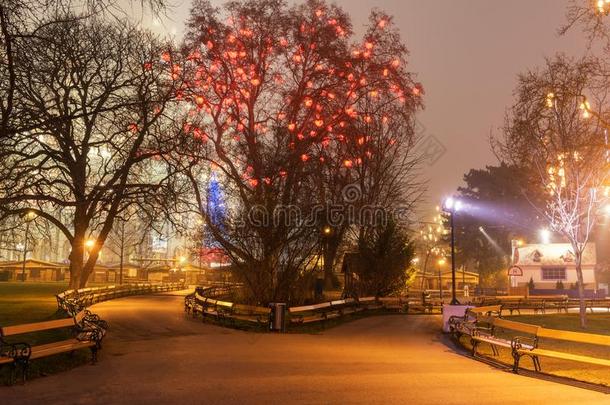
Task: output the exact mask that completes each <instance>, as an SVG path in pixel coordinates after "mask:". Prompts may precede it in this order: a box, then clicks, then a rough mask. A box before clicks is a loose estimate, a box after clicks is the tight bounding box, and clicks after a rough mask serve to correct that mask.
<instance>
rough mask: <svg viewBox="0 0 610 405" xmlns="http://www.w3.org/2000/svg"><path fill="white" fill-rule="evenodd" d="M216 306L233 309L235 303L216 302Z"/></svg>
mask: <svg viewBox="0 0 610 405" xmlns="http://www.w3.org/2000/svg"><path fill="white" fill-rule="evenodd" d="M216 306H217V307H225V308H232V307H233V303H232V302H229V301H220V300H216Z"/></svg>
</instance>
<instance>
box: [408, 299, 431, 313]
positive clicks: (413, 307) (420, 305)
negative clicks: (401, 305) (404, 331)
mask: <svg viewBox="0 0 610 405" xmlns="http://www.w3.org/2000/svg"><path fill="white" fill-rule="evenodd" d="M433 309H434V304H433V303H432V302H431V301H428V300H426V301H423V302H422V300H419V299H417V298H415V299H409V301H408V302H407V312H412V311H417V312H422V313H426V312H428V313H432V310H433Z"/></svg>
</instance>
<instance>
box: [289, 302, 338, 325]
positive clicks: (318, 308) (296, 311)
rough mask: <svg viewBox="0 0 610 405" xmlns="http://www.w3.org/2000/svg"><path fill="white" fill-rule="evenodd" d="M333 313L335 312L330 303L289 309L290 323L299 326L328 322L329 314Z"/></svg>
mask: <svg viewBox="0 0 610 405" xmlns="http://www.w3.org/2000/svg"><path fill="white" fill-rule="evenodd" d="M332 311H334V309H333V308H332V305H331V303H330V302H323V303H321V304H315V305H302V306H299V307H290V308H288V312H289V313H290V322H292V323H297V324H303V323H310V322H316V321H323V320H326V319H327V314H328V313H329V312H332Z"/></svg>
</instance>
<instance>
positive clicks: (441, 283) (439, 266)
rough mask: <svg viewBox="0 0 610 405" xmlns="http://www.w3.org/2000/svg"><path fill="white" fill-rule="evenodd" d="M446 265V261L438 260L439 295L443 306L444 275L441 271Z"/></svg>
mask: <svg viewBox="0 0 610 405" xmlns="http://www.w3.org/2000/svg"><path fill="white" fill-rule="evenodd" d="M444 264H445V259H438V295H439V296H440V299H441V305H442V304H443V273H442V271H441V269H442V266H443V265H444Z"/></svg>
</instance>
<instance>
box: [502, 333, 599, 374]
mask: <svg viewBox="0 0 610 405" xmlns="http://www.w3.org/2000/svg"><path fill="white" fill-rule="evenodd" d="M528 332H529V334H530V336H518V337H515V338H513V339H512V346H511V348H512V354H513V358H514V365H513V371H514V372H515V373H517V372H519V361H520V359H521V357H522V356H529V357H530V358H531V359H532V362H533V363H534V369H535V370H536V371H541V369H542V367H541V365H540V357H549V358H555V359H561V360H568V361H575V362H580V363H588V364H594V365H598V366H608V367H610V358H599V357H593V356H588V355H582V354H576V353H566V352H563V351H558V350H549V349H543V348H540V347H539V341H540V338H543V339H553V340H562V341H570V342H576V343H583V344H590V345H598V346H604V347H607V348H609V349H610V336H606V335H595V334H590V333H582V332H571V331H564V330H556V329H547V328H543V327H538V326H534V327H532V328H531V329H529V330H528ZM525 342H526V343H525Z"/></svg>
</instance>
